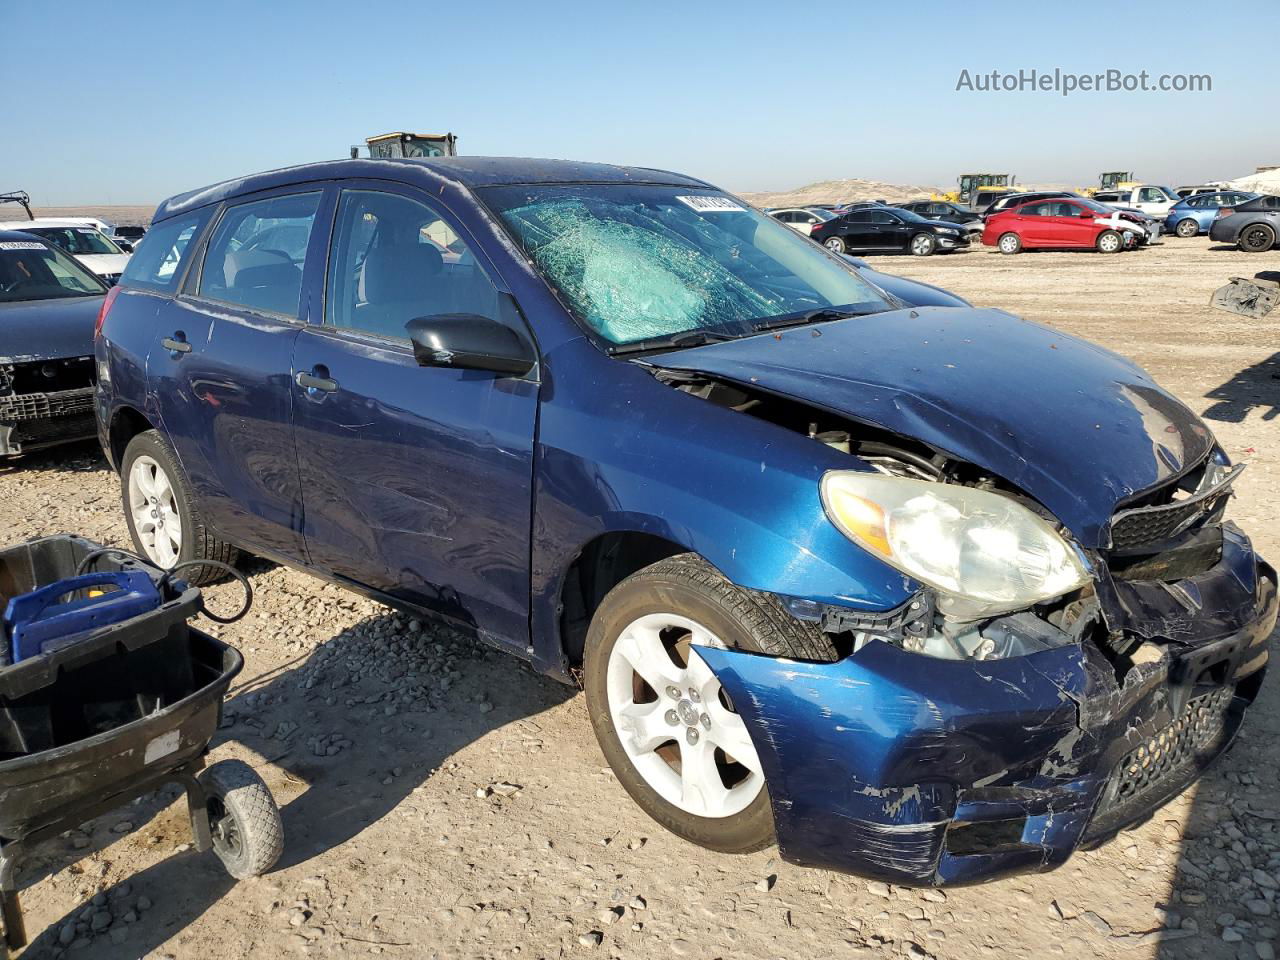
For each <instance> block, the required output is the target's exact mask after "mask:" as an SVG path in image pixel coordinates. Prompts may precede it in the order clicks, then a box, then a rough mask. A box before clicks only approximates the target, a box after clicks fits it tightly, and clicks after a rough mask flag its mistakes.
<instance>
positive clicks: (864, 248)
mask: <svg viewBox="0 0 1280 960" xmlns="http://www.w3.org/2000/svg"><path fill="white" fill-rule="evenodd" d="M809 236H810V237H811V238H812V239H814V240H816V241H818V243H820V244H822V245H823V246H825V247H826V248H827V249H828V250H832V251H834V252H836V253H850V252H852V251H854V250H857V251H860V252H868V253H871V252H877V251H882V250H883V251H892V252H899V251H905V252H908V253H911V254H912V255H913V256H917V257H927V256H929V255H930V254H932V253H937V252H938V251H939V250H961V249H964V248H965V247H968V246H969V232H968V231H967V230H966V229H965V228H964V227H963V226H958V225H956V224H954V223H944V222H942V221H941V220H926V219H925V218H924V217H922V216H920V215H919V214H916V213H912V212H911V211H910V210H903V209H901V208H899V207H864V208H862V209H860V210H852V211H850V212H849V213H846V214H845V215H844V216H842V217H837V218H836V219H834V220H828V221H827V222H826V223H820V224H818V225H816V226H815V227H814V228H813V229H812V230H811V231H810V232H809Z"/></svg>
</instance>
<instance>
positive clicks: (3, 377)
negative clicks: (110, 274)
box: [0, 230, 107, 459]
mask: <svg viewBox="0 0 1280 960" xmlns="http://www.w3.org/2000/svg"><path fill="white" fill-rule="evenodd" d="M106 292H107V288H106V285H105V284H104V283H103V282H102V281H101V280H99V279H98V278H97V277H96V276H94V275H93V274H92V273H90V272H89V271H88V270H86V269H85V268H84V267H83V266H81V264H80V263H79V262H78V261H77V260H75V259H74V258H72V257H69V256H67V254H65V253H63V252H62V251H61V250H59V249H58V248H57V247H55V246H54V245H53V244H51V243H50V242H49V241H47V240H45V239H44V238H42V237H37V236H35V235H34V234H30V233H25V232H20V231H14V230H0V459H5V458H8V457H11V456H17V455H19V454H23V453H34V452H35V451H37V450H41V449H43V448H45V447H51V446H55V445H57V444H60V443H69V442H71V441H74V440H89V439H91V438H92V437H93V435H94V415H93V323H94V320H95V319H96V317H97V315H98V311H99V309H100V308H101V307H102V298H103V294H105V293H106Z"/></svg>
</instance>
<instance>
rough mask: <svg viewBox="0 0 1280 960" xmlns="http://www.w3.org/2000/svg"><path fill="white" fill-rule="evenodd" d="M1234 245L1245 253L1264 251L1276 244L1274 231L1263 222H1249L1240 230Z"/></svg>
mask: <svg viewBox="0 0 1280 960" xmlns="http://www.w3.org/2000/svg"><path fill="white" fill-rule="evenodd" d="M1236 245H1237V246H1239V247H1240V249H1241V250H1243V251H1244V252H1245V253H1265V252H1266V251H1268V250H1270V249H1271V248H1272V247H1274V246H1275V245H1276V232H1275V231H1274V230H1272V229H1271V228H1270V227H1269V226H1267V225H1266V224H1265V223H1251V224H1249V225H1248V226H1247V227H1245V228H1244V229H1243V230H1241V231H1240V239H1239V240H1237V241H1236Z"/></svg>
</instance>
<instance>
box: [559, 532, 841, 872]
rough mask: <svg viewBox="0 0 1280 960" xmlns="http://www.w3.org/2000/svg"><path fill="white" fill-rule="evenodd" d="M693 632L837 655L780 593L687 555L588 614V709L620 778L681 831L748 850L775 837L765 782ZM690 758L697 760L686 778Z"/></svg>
mask: <svg viewBox="0 0 1280 960" xmlns="http://www.w3.org/2000/svg"><path fill="white" fill-rule="evenodd" d="M698 633H701V634H703V636H701V637H700V638H699V640H698V642H700V643H705V642H708V641H711V642H714V641H716V640H718V641H719V642H720V643H722V644H724V645H725V646H728V647H731V648H734V649H742V650H750V651H753V652H756V653H765V654H772V655H775V656H785V657H791V658H795V659H800V660H825V661H832V660H835V659H837V653H836V650H835V648H834V646H833V645H832V644H831V641H830V639H829V638H828V637H827V636H826V635H825V634H824V633H822V632H821V631H820V630H819V629H818V628H817V627H816V625H814V624H811V623H804V622H802V621H799V620H796V619H795V618H794V617H792V616H791V615H790V614H788V613H787V612H786V610H785V609H783V607H782V605H781V604H780V603H779V602H778V600H777V599H776V598H774V597H771V596H767V595H764V594H758V593H749V592H747V591H745V590H742V589H740V588H738V587H736V586H734V585H733V584H732V583H730V582H729V581H728V580H726V579H725V578H724V577H723V576H722V575H721V574H720V573H719V571H717V570H716V569H715V568H714V567H712V566H711V565H710V564H709V563H707V562H706V561H705V560H703V559H702V558H701V557H698V556H696V555H694V554H690V553H686V554H680V555H678V556H675V557H670V558H668V559H666V560H660V561H659V562H657V563H655V564H652V565H651V566H648V567H645V568H644V569H643V570H640V571H638V572H637V573H634V574H632V575H631V576H630V577H627V578H626V579H625V580H623V581H622V582H621V583H619V584H618V585H617V586H615V587H614V588H613V589H612V590H610V591H609V593H608V594H607V595H606V596H605V598H604V600H603V601H602V602H601V604H600V606H599V608H598V609H597V610H596V612H595V615H594V616H593V617H592V620H591V626H590V628H589V630H588V632H587V644H586V655H585V662H584V674H585V677H584V686H585V689H586V700H587V712H588V714H589V715H590V717H591V726H592V729H593V730H594V731H595V735H596V739H597V740H598V741H599V743H600V749H601V750H602V751H603V752H604V755H605V759H606V760H607V761H608V763H609V765H610V767H612V768H613V771H614V773H615V774H616V775H617V777H618V782H619V783H621V784H622V786H623V788H624V789H625V790H626V791H627V793H629V794H630V795H631V797H632V799H633V800H635V801H636V803H637V804H638V805H639V806H640V808H641V809H642V810H644V812H645V813H647V814H648V815H649V816H650V817H652V818H653V819H654V820H656V821H657V822H658V823H660V824H661V825H662V826H664V827H666V828H667V829H668V830H670V831H671V832H672V833H674V834H676V835H677V836H680V837H683V838H684V839H686V840H688V841H690V842H692V843H696V844H698V845H699V846H703V847H707V848H709V849H712V850H718V851H721V852H723V853H748V852H750V851H752V850H759V849H761V848H762V847H766V846H768V845H769V844H770V843H772V842H773V813H772V810H771V808H770V802H769V791H768V787H767V785H766V784H765V782H764V774H763V771H762V770H761V769H760V761H759V756H758V754H756V751H755V747H754V745H753V744H752V743H751V739H750V735H749V733H748V732H747V729H746V725H745V723H744V722H743V721H742V719H741V718H740V717H739V716H738V714H737V712H736V710H734V708H733V706H732V704H731V703H729V702H728V698H727V696H725V695H724V692H723V690H722V689H721V687H720V683H719V681H718V680H716V679H715V677H714V675H713V674H712V673H711V671H710V670H709V669H708V668H707V666H706V663H705V662H704V661H703V660H702V658H701V657H699V656H698V655H697V654H696V652H694V651H693V650H692V648H691V647H690V646H689V641H690V639H691V637H692V636H693V635H695V634H698ZM707 635H709V636H707ZM654 650H656V651H657V652H656V654H653V655H652V656H650V657H645V656H644V654H645V653H648V652H651V651H654ZM655 658H656V659H655ZM682 659H683V666H682V664H681V661H682ZM658 661H661V662H658ZM636 663H641V668H640V669H643V670H644V671H645V674H646V675H648V676H649V677H650V679H651V680H652V684H651V683H649V682H646V681H645V680H643V679H641V673H640V672H639V670H638V669H637V668H636V667H635V666H634V664H636ZM659 688H661V689H659ZM672 694H675V696H673V695H672ZM622 723H625V724H626V726H625V727H621V729H620V724H622ZM668 734H669V736H668ZM624 736H625V737H626V738H627V739H626V743H625V744H624V742H623V737H624ZM642 740H643V742H642ZM726 745H728V746H729V747H730V748H731V749H726ZM677 755H678V756H679V759H680V766H679V769H677V767H676V764H675V762H674V761H675V758H676V756H677ZM730 758H732V759H733V760H734V761H736V762H733V763H730V762H728V761H729V759H730ZM687 760H694V761H700V766H699V768H698V769H694V768H690V769H693V772H692V773H691V774H689V776H688V777H686V775H685V764H686V761H687Z"/></svg>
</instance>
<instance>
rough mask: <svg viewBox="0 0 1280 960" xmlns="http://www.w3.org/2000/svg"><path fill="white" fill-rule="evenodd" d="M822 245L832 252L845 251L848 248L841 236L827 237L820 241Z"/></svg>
mask: <svg viewBox="0 0 1280 960" xmlns="http://www.w3.org/2000/svg"><path fill="white" fill-rule="evenodd" d="M822 245H823V246H824V247H826V248H827V249H828V250H830V251H831V252H832V253H847V252H848V251H849V248H848V247H847V246H846V245H845V242H844V238H843V237H828V238H827V239H826V240H824V241H822Z"/></svg>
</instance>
